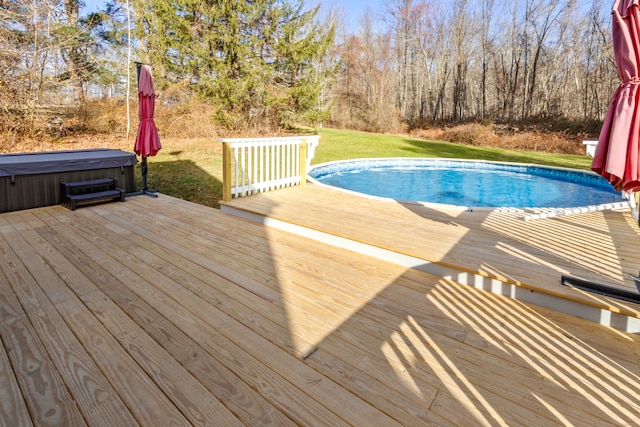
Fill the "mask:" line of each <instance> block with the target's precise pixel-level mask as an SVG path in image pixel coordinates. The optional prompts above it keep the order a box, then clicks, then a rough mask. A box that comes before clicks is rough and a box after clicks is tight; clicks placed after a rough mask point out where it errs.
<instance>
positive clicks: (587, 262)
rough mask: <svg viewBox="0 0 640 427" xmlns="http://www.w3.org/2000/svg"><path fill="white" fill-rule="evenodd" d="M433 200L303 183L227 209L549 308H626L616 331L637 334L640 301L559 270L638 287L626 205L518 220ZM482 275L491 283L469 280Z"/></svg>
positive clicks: (637, 236)
mask: <svg viewBox="0 0 640 427" xmlns="http://www.w3.org/2000/svg"><path fill="white" fill-rule="evenodd" d="M433 206H437V205H433ZM433 206H431V207H426V206H422V205H418V204H411V203H400V202H394V201H389V200H379V199H371V198H366V197H362V196H356V195H353V194H350V193H346V192H343V191H338V190H335V189H331V188H328V187H326V186H319V185H306V186H303V187H293V188H289V189H286V190H280V191H275V192H271V193H262V194H259V195H256V196H251V197H245V198H240V199H234V200H232V201H231V202H228V203H226V204H225V206H224V208H227V209H228V210H229V208H230V209H233V210H236V211H240V212H241V213H242V212H247V213H249V214H257V215H259V217H263V218H268V219H271V220H276V221H280V222H283V223H286V224H293V225H295V226H299V227H302V228H304V229H312V230H316V231H318V232H322V233H324V234H327V235H331V236H336V237H340V238H346V239H348V240H350V241H356V242H361V243H363V244H366V245H369V246H372V247H375V248H381V249H384V250H388V251H390V253H398V254H402V255H406V256H410V257H413V258H414V259H415V260H417V261H418V262H423V263H424V264H425V265H428V266H427V267H425V268H426V269H427V270H433V271H434V272H435V271H438V269H440V270H442V269H446V270H448V271H449V272H451V271H458V272H459V274H458V276H460V277H463V276H469V277H467V278H466V279H464V278H463V279H460V280H466V281H468V282H469V284H473V285H476V286H479V287H483V288H485V289H490V288H492V287H493V288H495V287H496V286H498V287H499V289H498V293H503V294H505V295H510V294H514V293H516V292H519V293H520V294H522V296H523V297H525V298H530V299H531V300H532V301H535V299H536V298H538V299H542V298H547V297H554V298H556V297H557V298H556V302H553V301H551V302H550V304H551V305H556V306H557V305H558V304H560V305H565V306H566V307H564V308H567V309H568V308H570V307H569V305H575V304H579V305H581V306H583V307H584V308H582V309H581V308H578V309H577V310H578V311H579V310H583V311H585V315H586V316H592V317H595V318H599V317H605V315H604V314H603V313H604V311H606V312H607V313H609V312H611V313H623V314H624V315H625V316H630V318H629V321H632V323H633V328H632V329H625V328H624V327H620V328H619V329H623V330H627V331H631V332H640V329H639V327H640V322H638V320H639V319H638V318H640V305H639V304H634V303H628V302H625V301H621V300H618V299H612V298H607V297H603V296H600V295H598V294H594V293H591V292H584V291H580V290H576V289H572V288H569V287H566V286H562V285H561V276H562V275H568V276H572V277H577V278H580V279H583V280H588V281H593V282H596V283H600V284H604V285H607V286H611V287H613V288H618V289H626V290H629V291H633V292H637V290H636V286H635V284H634V283H633V280H631V279H630V278H629V277H628V274H629V273H632V274H638V271H639V270H640V229H639V228H638V225H637V224H635V222H634V220H633V217H632V215H631V212H630V210H629V209H626V210H624V209H623V210H621V211H603V212H589V213H583V214H573V215H567V216H558V217H554V218H545V219H536V220H530V221H525V220H524V219H523V218H524V216H525V214H524V213H522V212H515V211H511V212H504V211H503V212H500V211H488V210H478V211H473V212H469V211H464V210H460V209H452V208H447V207H433ZM482 279H486V280H485V281H486V282H488V283H487V284H480V285H478V284H477V283H473V282H474V281H478V280H482ZM493 279H495V280H496V281H497V282H499V283H498V285H496V284H495V283H491V281H492V280H493ZM501 283H504V284H507V285H508V284H512V285H513V287H511V288H509V287H507V286H505V287H500V286H501V285H500V284H501ZM514 289H515V290H514ZM528 294H532V296H529V295H528ZM533 294H535V295H533ZM557 301H560V302H559V303H558V302H557ZM558 308H562V307H558ZM590 310H591V311H590ZM600 310H604V311H603V313H601V312H600ZM607 316H609V314H607ZM609 317H610V316H609ZM605 320H606V319H605ZM611 321H612V322H614V320H611ZM617 326H624V325H617Z"/></svg>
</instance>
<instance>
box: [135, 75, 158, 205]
mask: <svg viewBox="0 0 640 427" xmlns="http://www.w3.org/2000/svg"><path fill="white" fill-rule="evenodd" d="M137 65H138V117H139V119H140V123H139V124H138V134H137V135H136V143H135V146H134V151H135V153H136V154H138V155H139V156H141V157H142V193H143V194H147V193H148V191H149V190H148V188H147V157H149V156H155V155H156V154H157V153H158V151H159V150H160V149H161V148H162V145H161V144H160V137H159V136H158V129H157V128H156V123H155V121H154V120H153V114H154V110H155V102H156V93H155V92H154V90H153V77H152V76H151V67H150V66H149V65H147V64H137ZM152 195H155V193H153V194H152Z"/></svg>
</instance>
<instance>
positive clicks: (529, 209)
mask: <svg viewBox="0 0 640 427" xmlns="http://www.w3.org/2000/svg"><path fill="white" fill-rule="evenodd" d="M416 160H418V161H420V160H432V161H437V160H442V161H447V162H460V163H486V164H494V165H505V166H514V167H525V168H540V169H549V170H557V171H565V172H572V173H578V174H583V175H588V176H592V177H600V175H598V174H597V173H595V172H593V171H591V170H585V169H575V168H567V167H561V166H548V165H541V164H537V163H519V162H502V161H495V160H484V159H460V158H447V157H366V158H355V159H344V160H333V161H330V162H323V163H317V164H313V165H311V166H310V167H309V169H308V170H307V181H308V182H311V183H313V184H315V185H319V186H322V187H326V188H332V189H335V190H338V191H342V192H345V193H348V194H353V195H356V196H360V197H365V198H368V199H373V200H383V201H393V202H396V203H405V204H413V205H419V206H425V207H430V208H443V209H452V210H460V211H487V212H492V211H498V212H504V211H508V212H548V211H556V210H560V209H584V208H589V207H592V205H586V206H579V207H569V208H568V207H561V206H560V207H509V206H503V207H491V206H464V205H451V204H446V203H436V202H420V201H415V200H403V199H394V198H392V197H382V196H374V195H371V194H366V193H360V192H358V191H354V190H349V189H346V188H341V187H336V186H334V185H329V184H324V183H322V182H320V181H318V180H317V179H316V178H314V177H313V176H311V173H312V171H313V170H314V169H319V168H321V167H326V166H331V165H335V164H340V163H350V162H360V161H388V162H393V161H398V162H402V161H407V162H412V161H416ZM622 200H623V198H622V197H621V198H620V201H622ZM596 206H599V205H596Z"/></svg>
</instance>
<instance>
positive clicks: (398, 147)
mask: <svg viewBox="0 0 640 427" xmlns="http://www.w3.org/2000/svg"><path fill="white" fill-rule="evenodd" d="M314 133H315V132H314ZM317 134H319V135H320V145H319V146H318V148H317V149H316V154H315V157H314V159H313V161H312V164H317V163H323V162H328V161H332V160H346V159H356V158H372V157H443V158H458V159H482V160H493V161H500V162H517V163H535V164H542V165H549V166H558V167H566V168H575V169H589V167H590V165H591V158H589V157H587V156H576V155H558V154H547V153H541V152H524V151H509V150H502V149H494V148H485V147H474V146H468V145H462V144H452V143H448V142H442V141H425V140H421V139H413V138H410V137H408V136H395V135H381V134H372V133H366V132H356V131H350V130H336V129H320V130H318V131H317ZM162 145H163V149H162V150H161V151H160V152H159V153H158V155H157V156H156V157H153V158H150V159H149V174H148V181H149V188H152V189H156V190H158V191H160V192H161V193H165V194H168V195H171V196H175V197H179V198H181V199H184V200H189V201H192V202H196V203H200V204H203V205H207V206H211V207H216V208H217V207H219V200H220V199H221V198H222V144H221V143H219V142H217V141H216V140H211V139H186V140H185V139H177V138H175V139H172V138H168V139H163V140H162Z"/></svg>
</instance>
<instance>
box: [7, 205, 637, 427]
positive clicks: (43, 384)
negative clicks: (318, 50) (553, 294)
mask: <svg viewBox="0 0 640 427" xmlns="http://www.w3.org/2000/svg"><path fill="white" fill-rule="evenodd" d="M326 203H331V202H330V201H327V202H326ZM308 215H316V213H313V212H308ZM405 215H406V216H407V217H408V218H414V219H420V218H421V217H420V216H417V215H416V213H415V212H411V211H409V210H407V211H406V212H405ZM487 218H489V217H487ZM423 220H424V221H427V219H426V218H423ZM325 221H326V222H337V221H338V217H336V216H334V217H328V218H325ZM563 221H564V220H563ZM556 222H557V221H556ZM387 225H388V224H387ZM440 225H441V226H443V227H445V226H446V227H453V228H454V229H458V230H459V231H460V235H461V236H464V235H465V233H463V232H462V230H464V229H465V225H464V223H463V222H462V219H461V218H460V217H450V218H448V219H447V220H446V221H441V222H440ZM559 225H562V223H560V224H559ZM376 226H377V225H375V224H372V225H368V227H369V228H371V227H376ZM345 227H346V225H345ZM366 227H367V225H366V224H362V227H361V228H366ZM494 227H495V228H494V230H496V231H493V233H494V234H495V235H496V236H497V235H506V236H511V237H510V239H511V240H509V242H510V243H505V244H500V245H502V246H500V247H501V248H503V249H504V250H505V252H506V253H512V254H513V253H520V252H517V248H518V246H516V245H515V243H514V242H515V241H516V237H513V236H514V234H515V233H517V230H502V231H497V230H500V227H499V224H494ZM594 227H595V224H591V223H588V222H583V224H582V228H583V230H584V231H585V232H593V233H598V230H597V229H595V228H594ZM349 228H350V227H349ZM374 231H375V229H374ZM447 236H448V234H447V233H443V235H442V236H438V237H437V238H436V237H433V238H432V239H433V240H434V241H439V242H441V243H442V244H443V245H446V246H448V247H449V248H450V249H449V252H451V251H452V250H453V248H454V247H455V246H456V245H455V244H454V243H452V242H451V241H449V240H447V239H446V238H448V237H447ZM415 237H419V236H415ZM498 243H499V242H498V241H497V240H496V246H499V244H498ZM532 244H533V243H532ZM574 250H575V251H576V252H579V250H578V249H574ZM558 257H560V256H558ZM538 262H542V261H541V260H539V261H538ZM492 268H496V269H497V268H498V267H492ZM0 339H1V342H2V346H0V424H2V425H7V426H27V425H31V424H34V425H38V426H44V425H57V426H73V425H85V424H86V425H95V426H98V425H105V426H131V425H137V424H140V425H146V426H164V425H214V426H222V425H224V426H230V425H249V426H257V425H260V426H262V425H309V426H322V425H327V426H340V425H357V426H365V425H366V426H376V425H380V426H393V425H406V426H416V425H442V426H448V425H463V426H464V425H469V426H480V425H487V426H489V425H514V426H516V425H517V426H521V425H536V426H546V425H580V426H586V425H598V426H604V425H617V426H620V425H629V426H631V425H637V424H638V422H639V420H640V403H639V402H640V400H639V399H638V390H640V342H639V341H640V337H639V336H638V335H635V334H629V333H625V332H621V331H617V330H614V329H611V328H608V327H604V326H601V325H597V324H593V323H592V322H588V321H584V320H581V319H578V318H576V317H572V316H568V315H565V314H560V313H558V312H556V311H551V310H547V309H543V308H540V307H537V306H534V305H528V304H526V303H522V302H519V301H515V300H512V299H508V298H506V297H502V296H499V295H493V294H490V293H487V292H484V291H479V290H476V289H473V288H471V287H469V286H462V285H459V284H457V283H454V282H452V281H451V280H445V279H442V278H438V277H436V276H433V275H430V274H427V273H424V272H421V271H418V270H414V269H407V268H404V267H401V266H399V265H397V264H395V263H389V262H384V261H381V260H379V259H375V258H371V257H368V256H365V255H362V254H358V253H356V252H353V251H348V250H344V249H339V248H337V247H335V246H331V245H328V244H324V243H319V242H317V241H313V240H310V239H307V238H304V237H301V236H297V235H294V234H290V233H287V232H284V231H280V230H277V229H275V228H270V227H265V226H263V225H259V224H256V223H252V222H249V221H246V220H243V219H240V218H236V217H233V216H231V215H226V214H224V213H222V212H220V211H219V210H215V209H209V208H205V207H202V206H198V205H194V204H191V203H188V202H184V201H180V200H177V199H173V198H170V197H167V196H163V195H161V196H160V197H158V198H157V199H153V198H148V197H136V198H130V199H128V200H127V202H126V203H110V204H104V205H98V206H92V207H85V208H81V209H78V210H76V211H73V212H72V211H69V210H67V209H65V208H63V207H60V206H53V207H47V208H39V209H33V210H27V211H19V212H12V213H5V214H1V215H0Z"/></svg>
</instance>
